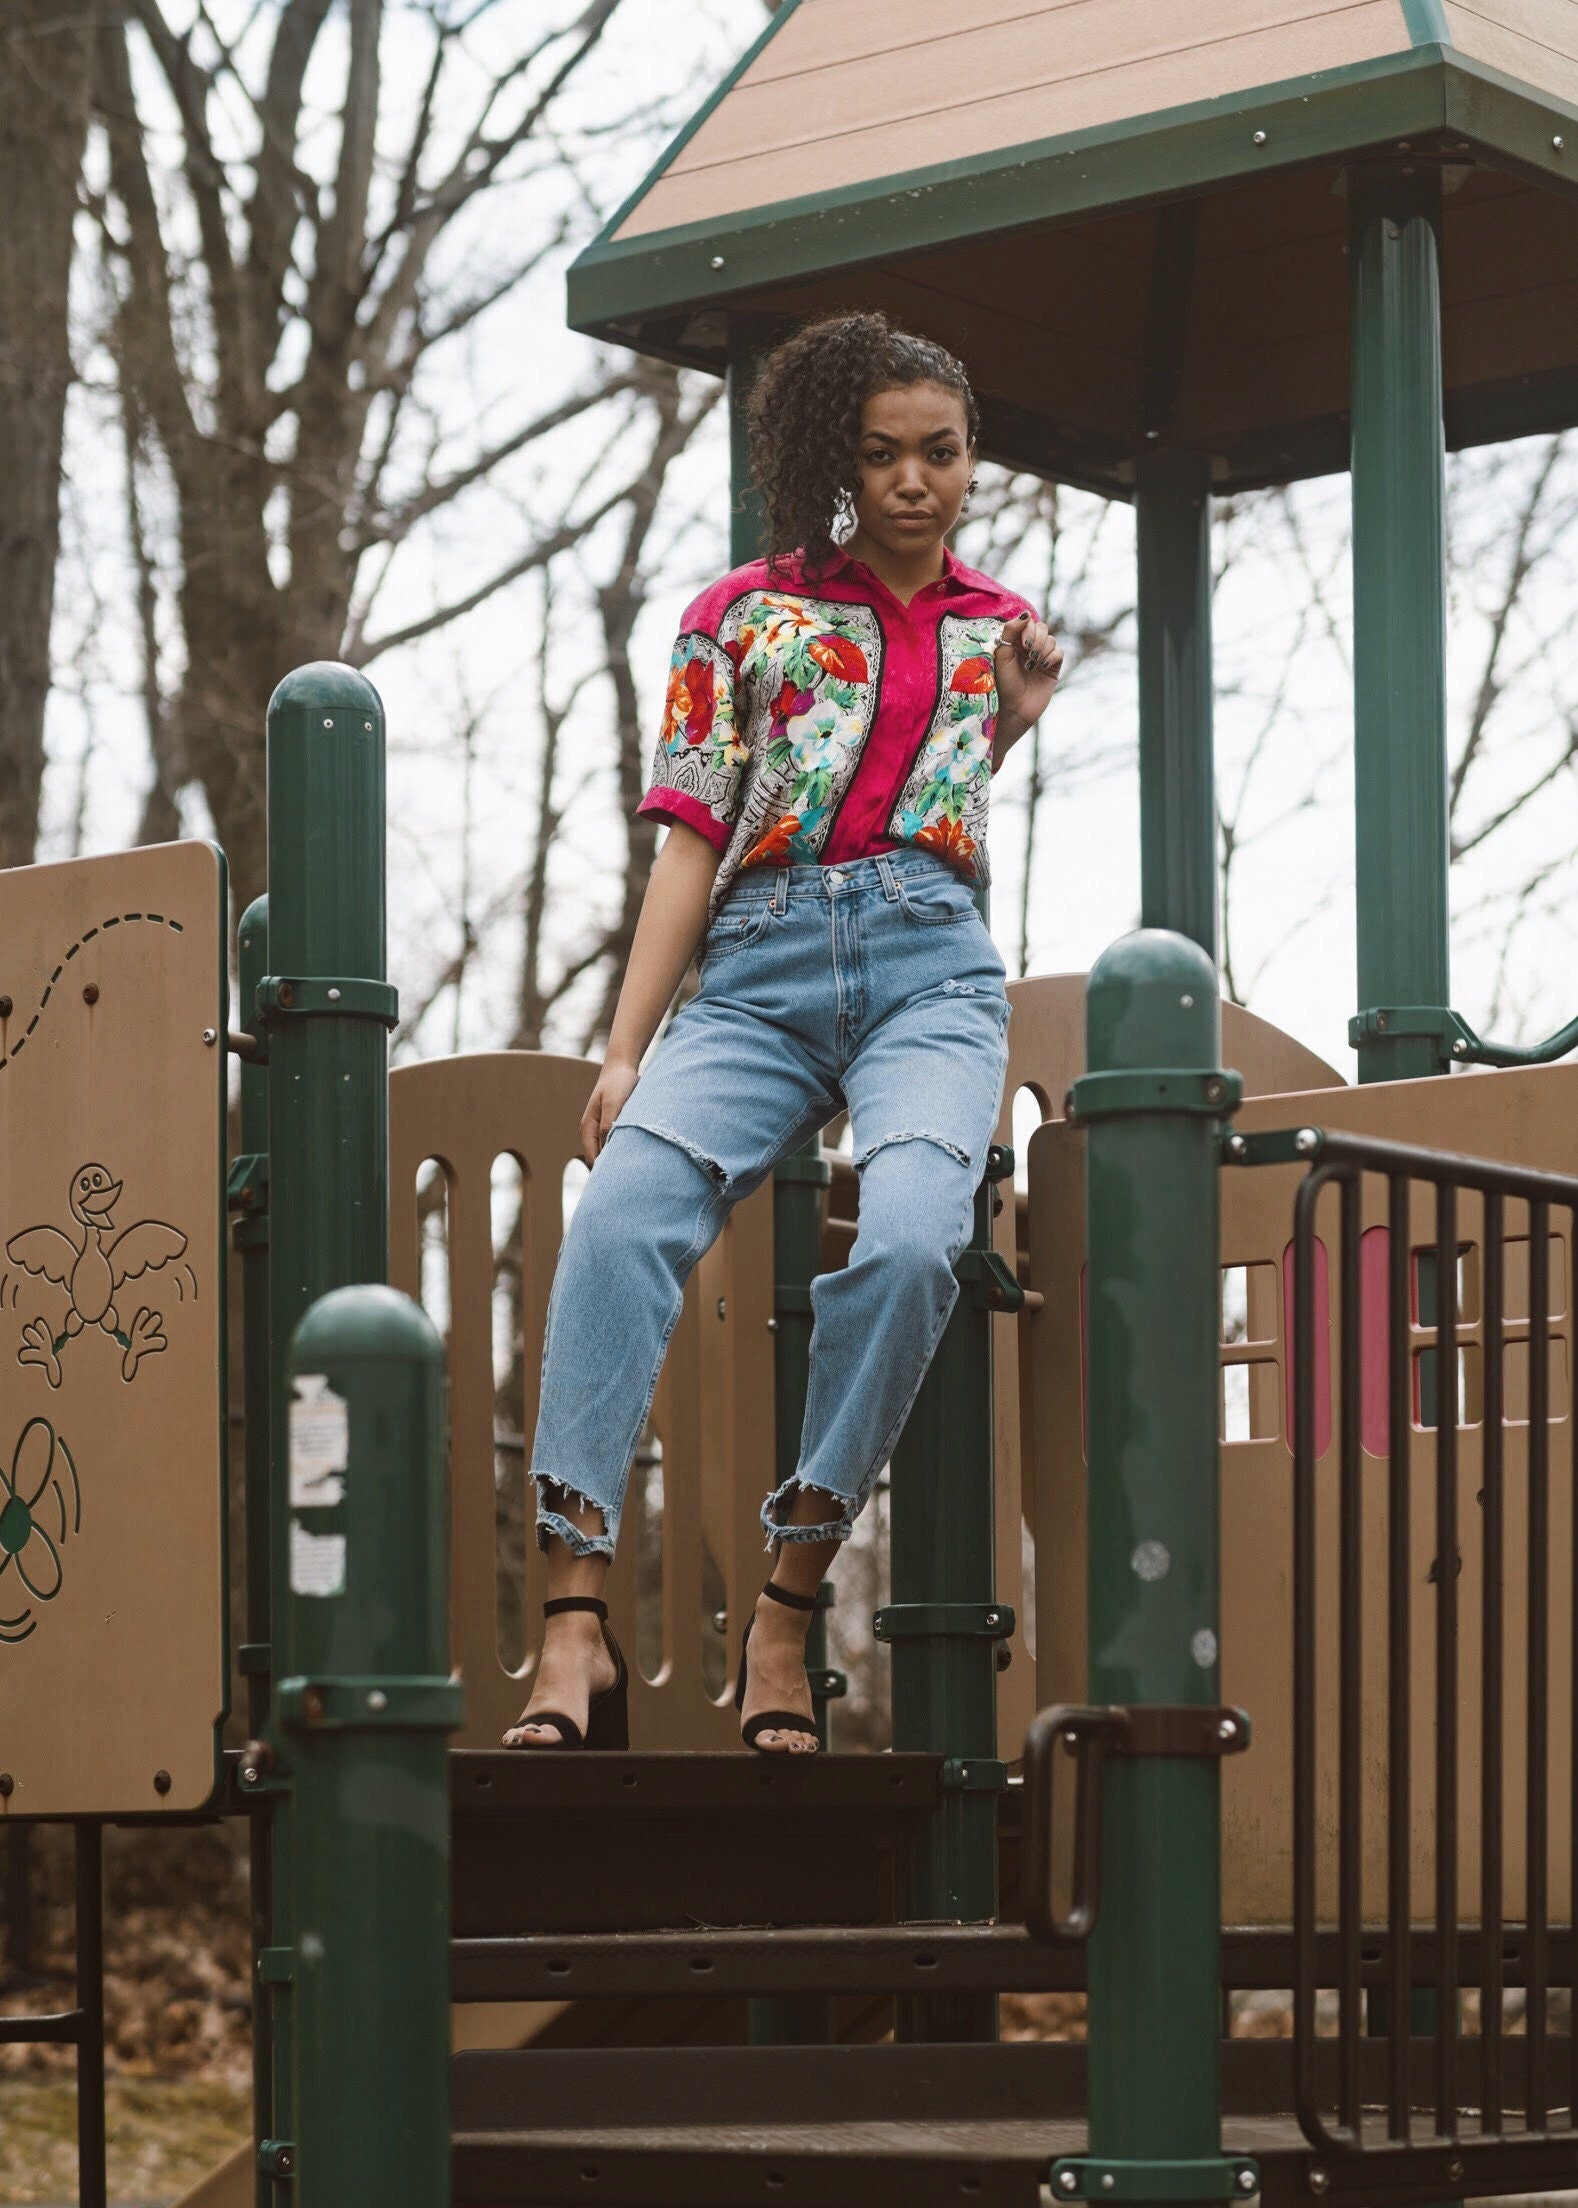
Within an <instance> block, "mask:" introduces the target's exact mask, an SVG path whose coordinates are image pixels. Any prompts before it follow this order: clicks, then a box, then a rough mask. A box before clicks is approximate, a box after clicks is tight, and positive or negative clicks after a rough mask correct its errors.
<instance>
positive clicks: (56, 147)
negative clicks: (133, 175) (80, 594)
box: [0, 0, 91, 866]
mask: <svg viewBox="0 0 1578 2208" xmlns="http://www.w3.org/2000/svg"><path fill="white" fill-rule="evenodd" d="M90 12H91V11H90V10H89V9H88V8H87V7H85V6H82V5H79V4H76V0H6V8H5V19H6V20H5V30H4V34H3V37H0V207H4V208H5V210H6V214H5V219H4V221H3V222H0V483H3V484H4V485H5V497H4V500H3V502H0V866H25V865H27V864H28V863H29V861H30V860H31V859H32V858H33V856H34V851H35V847H36V845H37V841H38V808H39V792H40V789H41V786H42V783H43V778H44V704H45V700H46V698H47V697H48V694H49V625H50V616H51V613H52V611H53V607H54V599H55V558H56V553H57V550H58V547H59V541H60V464H61V440H62V434H63V430H64V426H65V414H66V390H67V386H68V384H69V383H70V380H71V351H70V339H69V333H68V325H67V303H68V292H69V287H70V280H71V246H72V220H73V217H74V215H75V212H76V205H77V176H78V171H79V169H80V167H81V163H82V149H83V143H84V139H85V137H86V133H87V119H88V86H89V57H90V37H89V26H90Z"/></svg>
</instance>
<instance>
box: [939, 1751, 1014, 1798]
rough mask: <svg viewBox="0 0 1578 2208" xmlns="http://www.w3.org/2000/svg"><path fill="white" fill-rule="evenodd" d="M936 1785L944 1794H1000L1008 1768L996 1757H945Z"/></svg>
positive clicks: (1006, 1782)
mask: <svg viewBox="0 0 1578 2208" xmlns="http://www.w3.org/2000/svg"><path fill="white" fill-rule="evenodd" d="M938 1784H939V1785H940V1786H941V1788H942V1790H943V1792H944V1793H945V1794H1001V1793H1002V1792H1003V1790H1004V1788H1005V1787H1006V1786H1007V1784H1008V1766H1007V1764H1006V1763H1004V1762H1002V1760H1001V1759H1000V1758H999V1757H996V1756H945V1757H944V1759H943V1766H942V1770H941V1773H940V1774H939V1777H938Z"/></svg>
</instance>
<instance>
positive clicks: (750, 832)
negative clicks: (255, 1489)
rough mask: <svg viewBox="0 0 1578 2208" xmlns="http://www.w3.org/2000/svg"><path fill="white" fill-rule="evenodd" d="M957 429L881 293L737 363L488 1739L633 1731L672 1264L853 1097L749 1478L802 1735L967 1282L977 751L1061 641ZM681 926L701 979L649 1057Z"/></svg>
mask: <svg viewBox="0 0 1578 2208" xmlns="http://www.w3.org/2000/svg"><path fill="white" fill-rule="evenodd" d="M977 431H978V415H977V410H976V404H975V400H974V397H973V396H972V394H971V391H970V387H969V384H968V382H967V380H966V378H965V374H964V371H963V369H962V368H961V367H960V365H959V363H958V361H957V360H955V359H954V358H953V356H952V355H951V354H950V353H947V352H945V351H944V350H943V349H942V347H941V346H938V345H934V344H932V343H930V342H929V341H928V340H926V339H923V338H919V337H915V336H912V335H910V334H908V333H907V332H904V331H902V330H899V329H897V328H896V327H894V326H893V325H892V324H890V323H889V322H888V321H887V319H886V318H885V317H884V316H882V315H880V314H850V315H842V316H835V317H830V318H827V319H824V320H822V321H819V322H814V323H812V324H810V325H809V326H807V327H805V328H802V329H800V330H799V331H797V332H796V333H795V334H794V335H793V336H791V337H790V338H788V339H787V340H786V341H785V342H784V343H783V344H782V345H780V346H779V347H778V349H777V350H776V351H775V352H773V353H772V354H771V355H770V356H769V357H768V358H767V360H766V361H765V362H764V364H763V366H762V369H761V372H760V375H759V377H758V379H757V382H756V386H755V389H754V392H753V394H752V398H751V402H750V438H751V460H752V470H753V474H754V478H755V481H756V484H757V486H758V488H759V490H760V493H761V497H762V502H763V506H764V508H765V512H766V518H767V527H768V538H769V551H768V555H767V557H766V558H765V559H763V560H753V561H751V562H749V563H748V564H747V565H746V566H744V567H741V568H736V569H735V570H734V571H733V572H732V573H731V574H728V575H726V576H724V577H723V578H722V579H721V580H720V581H719V582H717V583H715V584H713V585H712V587H711V588H710V589H708V590H705V591H703V592H702V594H701V596H700V597H699V598H698V599H697V600H696V601H695V602H694V604H692V605H691V606H690V607H689V608H688V609H687V611H686V613H685V615H684V617H683V621H682V625H681V632H680V636H679V639H678V641H677V643H676V645H675V649H674V658H673V667H672V672H671V675H670V680H669V689H668V703H667V710H666V713H665V716H664V722H663V730H662V734H661V737H660V738H659V741H658V746H657V755H656V765H655V770H654V774H653V780H652V788H651V789H650V790H649V792H648V793H647V795H646V796H645V797H644V798H643V800H642V802H641V804H640V806H639V808H638V810H639V811H640V812H642V813H645V814H648V815H650V816H651V817H653V818H654V819H657V820H661V821H665V822H667V823H668V824H669V833H668V835H667V837H666V838H665V840H664V844H663V848H662V850H661V851H660V852H659V854H658V857H657V860H656V863H655V865H654V867H653V870H652V876H651V880H650V883H649V885H648V888H647V893H646V898H645V902H644V904H643V907H642V911H641V916H640V920H639V922H638V925H637V928H636V934H635V941H634V943H633V945H632V947H631V953H630V963H629V968H628V970H627V973H626V976H625V981H624V985H623V988H622V991H621V994H620V999H619V1006H618V1010H617V1012H616V1014H615V1017H614V1021H613V1026H612V1030H611V1032H610V1035H609V1042H608V1051H607V1055H606V1057H605V1059H604V1063H603V1070H602V1073H601V1075H600V1077H599V1079H598V1082H597V1086H596V1088H595V1089H594V1090H593V1092H592V1098H591V1102H590V1103H589V1104H588V1106H587V1109H586V1115H585V1118H584V1119H583V1121H582V1137H583V1141H584V1145H585V1150H586V1155H587V1158H588V1162H589V1163H590V1164H591V1165H592V1168H593V1170H592V1174H591V1178H590V1180H589V1181H588V1183H587V1185H586V1188H585V1190H584V1191H583V1193H582V1196H581V1200H580V1203H579V1204H578V1205H577V1207H576V1210H575V1213H574V1215H573V1218H572V1220H571V1224H570V1228H569V1231H568V1232H567V1234H566V1235H565V1238H564V1242H563V1245H562V1247H561V1249H560V1252H559V1259H558V1267H557V1271H556V1273H555V1277H554V1285H553V1290H552V1294H551V1296H550V1298H549V1305H548V1314H547V1326H546V1333H545V1339H544V1343H543V1370H542V1393H541V1400H540V1407H539V1412H538V1419H537V1430H536V1435H535V1439H534V1442H533V1446H532V1455H531V1460H530V1468H531V1474H532V1477H533V1479H534V1480H535V1481H536V1482H537V1483H538V1486H537V1496H538V1503H537V1537H538V1540H539V1543H540V1544H541V1546H542V1547H543V1549H544V1550H545V1552H546V1554H547V1558H548V1590H549V1597H550V1599H549V1601H548V1603H547V1604H546V1605H545V1617H546V1629H545V1633H544V1639H543V1644H542V1654H541V1659H540V1662H539V1664H538V1667H537V1673H536V1681H535V1685H534V1688H533V1692H532V1696H531V1700H530V1702H529V1703H528V1705H527V1707H526V1710H525V1712H524V1713H523V1715H522V1717H521V1719H520V1720H519V1722H518V1723H517V1724H516V1725H514V1726H513V1727H512V1728H511V1729H510V1731H509V1732H507V1733H506V1734H505V1736H504V1741H505V1745H506V1746H507V1747H519V1748H527V1749H539V1748H542V1749H554V1748H561V1747H566V1746H572V1747H574V1746H582V1745H586V1746H593V1747H599V1746H600V1747H622V1746H624V1745H626V1739H627V1736H626V1727H625V1666H624V1659H623V1657H622V1656H621V1654H620V1652H619V1650H618V1648H617V1645H616V1644H615V1643H614V1641H613V1639H612V1637H611V1635H610V1634H609V1633H608V1630H607V1626H606V1622H605V1620H606V1610H605V1606H604V1603H603V1600H602V1589H603V1584H604V1581H605V1578H606V1576H607V1570H608V1562H609V1558H610V1557H611V1556H612V1554H613V1548H614V1542H615V1539H616V1537H617V1533H618V1524H619V1513H620V1508H621V1505H622V1503H623V1500H624V1490H625V1482H626V1479H627V1476H628V1473H629V1469H630V1464H631V1460H632V1457H633V1455H634V1451H635V1448H636V1444H637V1442H638V1441H639V1439H640V1436H641V1434H642V1432H643V1430H644V1428H645V1425H646V1420H647V1416H648V1413H649V1411H650V1409H651V1404H652V1397H653V1394H654V1393H655V1391H656V1387H657V1382H658V1377H659V1373H660V1371H661V1367H662V1363H663V1356H664V1351H665V1349H666V1347H667V1344H668V1339H669V1336H670V1334H671V1333H672V1331H673V1328H674V1324H675V1322H676V1320H677V1319H678V1317H679V1313H680V1309H681V1305H682V1300H683V1292H684V1284H685V1281H686V1279H687V1277H688V1275H689V1273H690V1270H691V1268H692V1267H693V1265H694V1264H695V1263H696V1261H697V1259H698V1258H699V1257H700V1256H701V1255H702V1253H703V1252H704V1251H705V1250H707V1249H708V1248H710V1247H711V1245H712V1243H713V1242H714V1241H715V1240H716V1238H717V1236H718V1234H719V1233H720V1232H721V1230H722V1228H723V1224H724V1221H725V1219H726V1217H727V1216H728V1213H729V1210H730V1209H731V1207H732V1206H733V1205H734V1204H736V1203H738V1202H739V1201H740V1199H741V1198H742V1197H745V1196H748V1195H750V1194H751V1193H752V1191H753V1190H755V1189H756V1188H758V1187H759V1186H760V1185H761V1183H762V1182H763V1181H764V1180H766V1179H767V1177H768V1176H769V1175H770V1174H771V1173H772V1171H773V1168H774V1167H775V1165H777V1164H778V1163H779V1161H780V1160H781V1159H783V1158H784V1157H785V1156H787V1155H788V1154H789V1153H790V1152H791V1151H793V1150H795V1149H796V1148H798V1147H799V1146H800V1145H801V1144H802V1143H804V1142H805V1141H806V1140H807V1139H808V1138H809V1137H810V1136H811V1135H813V1134H815V1133H816V1132H818V1131H819V1130H820V1129H821V1128H822V1127H824V1126H825V1125H826V1124H827V1122H828V1121H829V1120H830V1119H832V1118H833V1117H835V1115H836V1114H837V1113H838V1112H839V1111H840V1110H841V1109H843V1108H845V1107H846V1106H847V1108H848V1110H849V1114H850V1120H851V1126H852V1130H853V1137H854V1163H855V1167H856V1171H857V1172H858V1174H859V1176H860V1207H859V1209H860V1217H859V1232H858V1235H857V1239H856V1241H855V1244H854V1247H853V1250H852V1251H851V1253H850V1258H849V1262H848V1264H847V1266H846V1267H844V1268H843V1269H842V1270H840V1271H835V1272H830V1273H824V1274H822V1275H821V1276H820V1278H819V1279H817V1280H816V1282H815V1283H814V1285H813V1288H812V1297H811V1300H812V1308H813V1312H814V1327H813V1335H812V1345H811V1372H810V1383H809V1389H808V1394H807V1400H806V1410H805V1427H804V1434H803V1439H802V1445H801V1453H800V1462H799V1465H798V1466H797V1468H796V1471H795V1474H794V1476H793V1478H792V1479H790V1480H789V1481H787V1482H786V1483H785V1484H784V1485H783V1486H782V1487H780V1488H778V1489H777V1490H776V1491H775V1492H773V1493H771V1494H769V1495H768V1497H767V1499H766V1501H765V1502H764V1504H763V1506H762V1521H763V1524H764V1526H765V1528H766V1530H767V1546H768V1549H769V1551H770V1552H771V1553H772V1554H773V1556H774V1564H773V1571H772V1577H771V1579H770V1581H769V1583H768V1585H767V1587H766V1589H765V1590H764V1593H763V1598H762V1599H761V1600H759V1601H758V1603H757V1605H756V1610H755V1614H754V1616H753V1617H752V1619H751V1621H750V1623H749V1624H748V1626H747V1628H746V1636H745V1638H746V1641H747V1642H748V1644H749V1661H748V1662H747V1661H746V1651H745V1649H744V1647H742V1651H741V1664H740V1679H739V1692H738V1694H737V1697H736V1699H737V1701H738V1703H739V1705H740V1709H741V1715H742V1735H743V1738H744V1739H745V1741H746V1742H747V1744H748V1745H750V1746H752V1747H755V1748H756V1749H758V1750H760V1751H761V1752H763V1753H768V1754H803V1753H806V1752H809V1751H812V1750H814V1749H815V1747H816V1745H817V1743H816V1734H815V1728H814V1725H813V1723H812V1713H811V1695H810V1687H809V1683H808V1681H807V1677H806V1671H805V1628H806V1621H807V1617H808V1615H809V1613H810V1611H811V1610H812V1609H813V1607H814V1605H815V1596H816V1590H817V1587H818V1585H819V1583H820V1581H821V1579H822V1576H823V1574H824V1572H825V1571H826V1570H827V1568H828V1565H829V1564H830V1563H831V1561H832V1559H833V1557H834V1555H835V1554H836V1553H837V1550H838V1547H839V1544H840V1542H842V1541H843V1540H844V1539H845V1538H846V1537H847V1535H848V1534H849V1531H850V1529H851V1526H852V1524H853V1521H854V1519H855V1516H856V1515H857V1513H858V1512H859V1510H860V1509H861V1507H862V1505H863V1504H864V1502H865V1500H866V1496H867V1493H868V1492H869V1489H870V1486H871V1483H872V1481H873V1480H874V1479H875V1477H876V1475H877V1473H878V1472H879V1471H880V1470H881V1468H882V1466H883V1465H884V1464H885V1463H886V1462H887V1461H888V1458H889V1457H890V1456H891V1454H892V1451H893V1448H894V1446H895V1444H896V1443H897V1441H898V1438H899V1436H900V1434H901V1433H902V1431H903V1427H904V1422H905V1419H906V1417H907V1416H908V1413H909V1410H910V1407H911V1405H912V1404H913V1403H914V1400H915V1397H916V1394H917V1393H918V1391H919V1388H920V1384H921V1381H922V1379H923V1378H924V1376H925V1373H926V1369H927V1367H928V1365H929V1364H930V1362H931V1358H932V1354H933V1351H934V1350H935V1348H936V1345H937V1342H938V1339H939V1337H940V1336H941V1333H942V1330H943V1327H944V1325H945V1323H946V1321H947V1318H948V1314H949V1312H950V1311H951V1310H952V1308H953V1304H954V1302H955V1300H956V1298H957V1295H958V1283H957V1281H956V1279H955V1277H954V1272H953V1267H954V1262H955V1260H956V1259H957V1257H958V1256H959V1254H960V1252H961V1251H962V1249H963V1248H964V1246H965V1243H966V1241H967V1240H968V1237H969V1233H970V1228H971V1223H972V1219H973V1214H974V1202H975V1194H976V1190H977V1187H978V1186H979V1183H980V1178H981V1174H982V1171H983V1169H984V1166H985V1161H986V1152H987V1148H988V1146H989V1144H990V1142H991V1139H992V1135H993V1131H994V1129H995V1127H996V1123H997V1114H998V1111H999V1109H1000V1107H1001V1102H1002V1084H1003V1076H1004V1072H1005V1070H1006V1067H1007V1061H1008V1021H1009V1005H1008V998H1007V993H1006V989H1005V981H1006V975H1007V969H1006V968H1005V966H1004V963H1003V960H1002V957H1001V955H1000V954H999V952H998V950H997V947H996V945H995V944H994V943H993V941H992V938H991V935H990V933H989V932H988V930H987V928H986V927H985V925H984V924H983V922H982V920H981V918H980V914H979V912H978V911H977V909H976V905H975V902H974V898H973V896H972V894H971V892H972V888H974V887H979V886H981V885H983V884H984V883H986V882H987V881H988V880H989V879H990V874H989V867H988V861H987V853H986V824H987V809H988V804H989V799H990V789H991V777H992V774H993V772H994V771H995V769H996V768H997V766H998V765H1000V764H1001V761H1002V759H1003V757H1004V756H1005V754H1006V753H1007V751H1008V750H1009V748H1010V746H1011V745H1013V744H1014V743H1015V742H1016V741H1017V740H1018V738H1019V737H1020V736H1022V735H1023V734H1024V732H1025V730H1026V729H1027V728H1029V727H1030V726H1031V725H1032V724H1033V723H1034V722H1035V721H1036V719H1037V718H1038V717H1039V716H1040V714H1041V713H1042V712H1043V711H1044V710H1045V708H1046V705H1047V703H1048V701H1049V700H1050V698H1051V696H1052V692H1053V689H1054V688H1055V686H1056V683H1057V679H1058V674H1059V672H1060V669H1061V666H1062V656H1063V655H1062V653H1061V652H1060V651H1059V650H1058V648H1057V645H1056V642H1055V640H1054V639H1053V638H1052V637H1051V636H1050V635H1049V634H1048V632H1047V630H1046V628H1045V626H1044V625H1043V624H1042V622H1041V621H1039V620H1038V619H1037V618H1036V616H1035V614H1034V612H1033V610H1032V609H1031V608H1030V606H1029V605H1027V604H1026V602H1025V601H1024V599H1022V598H1019V597H1016V596H1015V595H1014V593H1013V592H1011V591H1008V590H1005V589H1004V588H1003V587H1002V586H1001V585H1000V584H998V583H996V582H994V581H993V580H992V579H991V578H990V577H989V576H986V575H982V574H979V573H977V572H976V571H975V570H974V569H971V568H967V567H965V566H963V565H962V564H961V563H960V562H959V561H958V560H956V559H955V557H954V555H953V553H952V552H951V551H950V550H949V549H948V547H947V544H946V539H947V536H948V532H949V531H950V530H951V529H952V528H953V526H954V524H955V522H956V521H957V520H958V518H959V514H960V512H961V510H962V508H963V506H964V503H965V500H966V498H967V497H968V495H969V492H970V490H971V488H972V487H973V485H974V475H973V472H972V468H973V462H974V457H975V445H976V437H977ZM851 522H852V524H853V527H852V528H851V527H850V526H849V525H850V523H851ZM835 528H837V529H838V530H839V531H840V532H841V536H840V537H839V538H835ZM698 938H701V955H700V967H699V971H700V984H701V986H700V989H699V992H698V994H697V995H696V996H695V997H694V998H693V999H692V1000H691V1001H690V1002H689V1003H688V1004H686V1005H685V1006H684V1007H683V1009H682V1010H681V1011H680V1012H679V1013H678V1015H677V1016H676V1017H675V1019H674V1020H673V1021H672V1023H671V1024H670V1026H669V1028H668V1030H667V1032H666V1033H665V1035H664V1037H663V1039H662V1041H661V1043H660V1044H659V1046H658V1048H657V1050H656V1051H655V1052H654V1054H653V1057H652V1061H651V1063H650V1064H649V1065H648V1067H647V1068H646V1070H645V1072H639V1071H638V1067H639V1063H640V1060H641V1057H642V1054H643V1053H644V1051H645V1050H646V1048H647V1045H648V1043H649V1042H650V1040H651V1038H652V1036H653V1034H654V1033H655V1032H656V1030H657V1027H658V1025H659V1022H660V1021H661V1019H662V1017H663V1015H664V1013H665V1012H666V1011H667V1010H668V1007H669V1006H670V1004H671V1003H672V1001H673V998H674V994H675V991H676V989H677V988H678V985H679V983H680V980H681V978H682V976H683V975H684V972H685V969H686V967H687V965H688V964H689V962H690V959H691V956H692V954H693V952H695V951H696V949H697V944H698ZM611 1320H612V1321H613V1323H612V1324H611V1323H610V1321H611Z"/></svg>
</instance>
